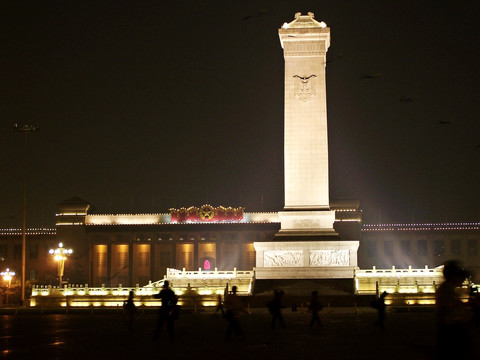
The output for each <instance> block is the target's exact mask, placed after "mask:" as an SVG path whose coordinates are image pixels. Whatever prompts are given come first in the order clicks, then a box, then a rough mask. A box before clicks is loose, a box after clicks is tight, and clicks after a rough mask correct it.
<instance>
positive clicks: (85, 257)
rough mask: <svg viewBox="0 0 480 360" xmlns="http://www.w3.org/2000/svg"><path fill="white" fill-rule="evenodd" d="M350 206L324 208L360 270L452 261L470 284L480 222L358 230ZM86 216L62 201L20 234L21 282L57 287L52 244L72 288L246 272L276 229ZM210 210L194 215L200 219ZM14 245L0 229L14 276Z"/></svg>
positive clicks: (85, 210)
mask: <svg viewBox="0 0 480 360" xmlns="http://www.w3.org/2000/svg"><path fill="white" fill-rule="evenodd" d="M358 205H359V204H358V202H355V201H338V202H335V203H333V204H332V206H331V208H332V210H334V211H335V219H336V220H335V223H334V227H335V231H336V232H337V233H338V234H339V235H340V236H341V237H342V239H360V247H359V251H358V264H359V267H360V268H361V269H369V268H372V267H373V266H376V268H377V269H381V268H391V267H392V266H395V267H396V268H407V267H408V266H412V267H413V268H423V267H424V266H425V265H428V267H430V268H432V267H436V266H439V265H441V264H442V263H443V262H444V261H446V260H449V259H459V260H460V261H462V262H463V264H464V266H465V267H467V268H468V269H471V270H472V271H475V272H476V274H477V277H475V279H477V281H478V274H479V271H480V269H479V264H480V253H479V250H480V249H479V248H478V247H479V243H480V223H445V224H440V223H438V224H437V223H435V224H394V225H388V224H387V225H385V224H383V225H371V224H364V225H362V224H361V216H362V214H361V211H360V210H359V208H358ZM89 209H90V205H89V204H88V203H87V202H85V201H83V200H81V199H78V198H74V199H70V200H67V201H65V202H63V203H62V204H60V205H59V212H58V214H57V225H56V228H55V229H29V230H28V232H27V252H26V274H27V276H26V280H27V281H32V282H33V283H37V284H51V285H57V283H58V280H57V267H56V264H55V262H54V260H53V258H52V256H51V255H50V254H49V253H48V251H49V249H52V248H56V247H57V245H58V243H59V242H63V243H64V244H65V246H66V247H69V248H72V249H73V254H72V256H71V257H70V258H69V259H68V260H67V262H66V265H65V276H64V279H65V280H68V281H69V282H70V283H76V284H86V283H88V284H89V285H91V286H101V285H102V284H105V285H108V286H115V285H118V284H120V283H121V284H123V285H125V286H135V285H136V284H139V285H145V284H146V283H148V281H149V280H152V281H155V280H159V279H161V278H163V276H164V275H165V273H166V269H167V268H175V269H183V268H185V269H186V270H198V269H199V268H200V269H202V270H206V271H208V270H214V269H215V268H218V269H219V270H226V269H233V268H234V267H235V268H237V269H238V270H252V269H253V268H254V267H255V261H256V254H255V249H254V247H253V242H262V241H272V240H273V239H274V238H275V234H276V233H277V232H278V230H279V228H280V223H279V220H278V216H277V213H274V212H271V213H248V212H245V213H243V215H242V219H239V218H238V214H237V219H227V218H225V217H224V218H223V219H221V217H220V218H219V219H215V215H213V217H212V218H211V219H207V220H208V221H193V220H192V219H190V220H189V221H184V222H178V220H176V221H174V222H172V221H171V215H170V214H168V213H166V214H127V215H119V214H106V215H99V214H90V213H89ZM190 209H193V208H190ZM212 209H213V210H215V209H216V208H213V207H209V206H208V205H205V206H203V207H200V208H198V210H200V211H202V210H203V213H202V215H201V216H207V217H208V216H212V212H211V210H212ZM223 209H228V208H223ZM177 210H178V209H177ZM186 210H188V209H185V211H186ZM232 210H233V209H232ZM172 211H174V209H173V210H172ZM214 212H215V211H214ZM200 219H201V217H200ZM21 243H22V236H21V230H19V229H0V267H1V268H0V270H2V269H4V268H7V267H9V268H10V269H12V270H13V271H15V272H16V273H17V274H20V271H21Z"/></svg>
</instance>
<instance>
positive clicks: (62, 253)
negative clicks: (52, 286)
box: [49, 243, 73, 287]
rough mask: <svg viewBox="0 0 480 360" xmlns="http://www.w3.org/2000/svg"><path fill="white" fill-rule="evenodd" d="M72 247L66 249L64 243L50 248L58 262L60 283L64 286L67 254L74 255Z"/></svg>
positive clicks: (51, 253)
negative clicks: (63, 279)
mask: <svg viewBox="0 0 480 360" xmlns="http://www.w3.org/2000/svg"><path fill="white" fill-rule="evenodd" d="M72 252H73V250H72V249H65V248H64V247H63V244H62V243H59V244H58V248H56V249H50V251H49V253H50V255H52V256H53V258H54V260H55V261H56V262H57V264H58V281H59V282H58V284H59V286H60V287H62V278H63V270H64V269H65V260H67V256H70V255H72Z"/></svg>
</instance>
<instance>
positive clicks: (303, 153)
mask: <svg viewBox="0 0 480 360" xmlns="http://www.w3.org/2000/svg"><path fill="white" fill-rule="evenodd" d="M278 32H279V36H280V43H281V45H282V48H283V51H284V58H285V114H284V116H285V132H284V137H285V140H284V152H285V169H284V172H285V207H284V211H280V212H279V214H278V215H279V219H280V223H281V228H280V231H279V232H278V233H277V234H276V236H275V239H274V241H272V242H255V243H254V246H255V250H256V268H255V276H256V278H257V279H292V278H296V279H353V276H354V269H355V267H356V266H357V250H358V245H359V242H358V241H356V240H353V241H346V240H341V239H340V238H339V236H338V234H337V233H336V232H335V230H334V227H333V223H334V221H335V211H332V210H331V209H330V200H329V185H328V131H327V97H326V83H325V66H326V54H327V50H328V47H329V46H330V29H329V28H328V27H327V25H326V24H325V23H324V22H318V21H317V20H315V18H314V14H313V13H308V14H307V15H302V14H301V13H297V14H295V19H294V20H293V21H292V22H290V23H285V24H284V25H283V26H282V27H281V28H280V29H279V31H278Z"/></svg>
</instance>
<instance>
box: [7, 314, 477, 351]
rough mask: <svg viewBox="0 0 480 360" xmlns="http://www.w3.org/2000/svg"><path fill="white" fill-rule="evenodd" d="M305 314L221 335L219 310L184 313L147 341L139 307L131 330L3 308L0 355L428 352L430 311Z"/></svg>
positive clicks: (104, 320) (148, 327)
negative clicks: (317, 324)
mask: <svg viewBox="0 0 480 360" xmlns="http://www.w3.org/2000/svg"><path fill="white" fill-rule="evenodd" d="M309 316H310V315H309V314H308V313H307V312H305V311H302V310H301V309H300V310H299V311H297V312H291V311H290V310H284V317H285V321H286V323H287V327H286V329H276V330H274V331H272V330H271V329H270V315H269V314H268V313H267V312H266V311H265V310H264V309H258V310H257V309H254V310H252V314H251V315H245V316H243V317H242V319H241V323H242V326H243V328H244V331H245V335H246V336H245V338H244V339H240V338H234V339H233V340H231V341H230V342H226V341H225V340H224V332H225V329H226V322H225V320H224V319H223V318H221V317H220V315H219V314H218V313H214V312H213V311H211V310H207V311H205V312H201V313H196V314H194V313H182V314H181V315H180V318H179V320H177V321H176V340H175V342H174V343H171V342H170V341H169V340H168V339H167V338H166V332H165V331H164V333H163V334H162V335H164V336H163V337H162V338H161V339H160V340H159V341H157V342H154V341H152V332H153V329H154V326H155V322H156V318H157V316H156V314H152V313H144V314H142V313H139V314H137V316H136V318H135V327H134V330H133V331H128V330H127V329H126V328H125V324H124V321H123V316H122V314H115V313H113V314H112V313H111V314H105V313H103V314H102V313H98V314H90V313H84V314H72V313H70V314H26V313H19V314H17V315H0V359H2V358H5V359H33V358H35V359H162V358H171V359H202V360H203V359H249V360H250V359H252V360H253V359H329V360H330V359H433V355H432V354H433V349H434V343H435V327H434V318H433V313H432V312H402V313H399V312H389V313H388V318H387V329H386V330H380V329H378V328H376V327H375V326H374V325H373V322H374V320H375V312H374V311H373V309H369V308H362V309H360V310H359V311H355V309H353V308H333V309H331V311H329V310H327V309H325V310H323V311H322V313H321V316H322V319H323V324H324V325H323V327H322V328H318V329H313V330H312V329H309V328H308V325H307V324H308V321H309ZM474 336H475V340H476V341H477V344H480V336H479V332H478V330H477V331H476V332H475V334H474ZM479 358H480V357H479Z"/></svg>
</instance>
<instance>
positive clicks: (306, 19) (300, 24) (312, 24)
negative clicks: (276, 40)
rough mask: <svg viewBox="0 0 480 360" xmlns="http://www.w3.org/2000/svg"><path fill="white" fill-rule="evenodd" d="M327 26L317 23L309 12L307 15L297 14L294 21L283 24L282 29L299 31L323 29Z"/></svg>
mask: <svg viewBox="0 0 480 360" xmlns="http://www.w3.org/2000/svg"><path fill="white" fill-rule="evenodd" d="M326 27H327V24H325V23H324V22H323V21H322V22H318V21H317V20H315V18H314V14H313V12H309V13H308V14H307V15H302V13H299V12H297V13H296V14H295V20H293V21H292V22H290V23H284V24H283V25H282V29H299V28H322V29H325V28H326Z"/></svg>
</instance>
